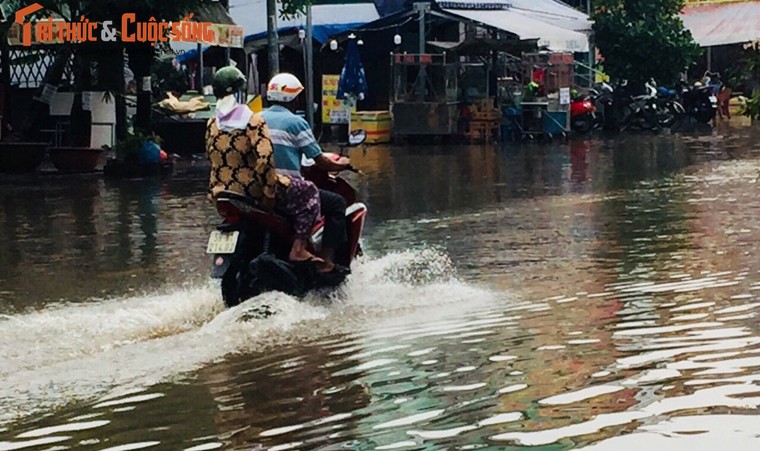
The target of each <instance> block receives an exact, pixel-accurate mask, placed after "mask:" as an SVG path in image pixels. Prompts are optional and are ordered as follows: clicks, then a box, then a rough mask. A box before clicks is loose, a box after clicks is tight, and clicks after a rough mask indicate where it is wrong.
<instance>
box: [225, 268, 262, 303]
mask: <svg viewBox="0 0 760 451" xmlns="http://www.w3.org/2000/svg"><path fill="white" fill-rule="evenodd" d="M259 294H261V293H260V292H257V291H256V290H253V289H252V288H251V281H250V274H249V273H248V271H247V269H246V268H240V267H238V266H232V267H230V268H229V269H228V270H227V272H226V273H224V276H222V300H223V301H224V305H225V306H227V308H230V307H235V306H236V305H240V304H241V303H243V302H245V301H247V300H248V299H251V298H253V297H256V296H258V295H259Z"/></svg>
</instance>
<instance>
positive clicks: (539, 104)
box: [514, 51, 574, 139]
mask: <svg viewBox="0 0 760 451" xmlns="http://www.w3.org/2000/svg"><path fill="white" fill-rule="evenodd" d="M522 59H523V83H525V86H524V87H523V92H522V95H521V100H520V102H519V105H517V104H516V105H514V106H515V108H516V109H517V111H518V112H519V113H518V114H519V120H520V122H521V124H520V126H521V129H522V138H526V137H527V138H530V139H537V138H542V137H548V138H552V137H555V136H563V137H566V136H567V133H568V132H569V131H570V88H571V86H572V84H573V77H574V72H573V65H574V63H573V54H572V53H554V52H545V51H544V52H537V53H525V54H523V57H522Z"/></svg>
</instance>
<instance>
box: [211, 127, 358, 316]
mask: <svg viewBox="0 0 760 451" xmlns="http://www.w3.org/2000/svg"><path fill="white" fill-rule="evenodd" d="M365 139H366V133H365V132H363V131H356V132H353V133H352V134H351V135H350V137H349V141H348V143H346V144H344V145H341V146H340V151H339V153H337V154H335V153H326V156H327V157H328V158H332V159H333V160H336V161H337V160H338V159H339V158H340V157H341V156H342V154H343V152H344V148H345V147H355V146H358V145H360V144H362V143H363V142H364V141H365ZM356 172H358V171H356ZM303 175H304V177H305V178H306V179H307V180H311V181H312V182H314V183H315V184H316V185H317V187H319V188H320V189H325V190H329V191H332V192H334V193H336V194H338V195H340V196H342V197H343V198H344V199H345V200H346V205H347V206H348V207H347V209H346V231H347V235H348V240H347V241H346V243H345V244H344V245H343V246H342V247H341V248H339V249H336V250H335V263H337V264H338V265H341V266H344V267H346V268H350V266H351V263H352V262H353V261H354V259H356V258H357V257H358V256H360V255H361V254H362V249H361V245H360V239H361V235H362V231H363V229H364V223H365V220H366V216H367V207H366V205H364V204H363V203H361V202H358V200H357V191H356V189H355V188H354V187H353V186H351V185H350V184H349V183H348V182H347V181H346V180H345V179H343V178H342V177H340V175H339V174H332V173H328V172H326V171H324V170H322V169H319V168H318V167H316V166H314V165H312V166H309V167H303ZM216 210H217V213H219V215H220V216H221V217H222V218H223V219H222V222H221V223H220V224H219V225H217V226H216V230H214V231H212V232H211V236H210V237H209V240H208V244H207V248H206V253H207V254H209V255H212V262H213V270H212V278H214V279H221V289H222V298H223V300H224V304H225V305H226V306H227V307H234V306H236V305H238V304H240V303H242V302H244V301H246V300H248V299H250V298H253V297H256V296H258V295H259V294H262V293H265V292H269V291H279V292H283V293H285V294H288V295H291V296H294V297H303V296H305V295H306V294H307V293H308V292H310V291H312V290H317V289H322V288H325V289H329V288H336V287H339V286H340V285H341V284H343V283H344V282H345V279H346V277H347V276H348V275H349V274H348V273H345V272H338V274H320V273H318V272H317V271H316V268H315V266H314V264H313V263H312V262H304V263H293V262H290V261H289V260H288V255H289V253H290V248H291V246H292V244H293V229H292V227H291V225H290V223H289V221H288V220H287V219H286V218H285V217H284V216H281V215H279V214H278V213H276V212H272V213H270V212H266V211H263V210H261V209H260V208H258V206H257V205H256V203H255V202H253V201H252V200H251V199H249V198H248V197H247V196H244V195H241V194H238V193H234V192H230V191H225V192H222V193H220V194H219V195H218V196H217V198H216ZM323 229H324V221H323V220H322V219H320V220H318V221H317V223H316V224H315V225H314V227H313V229H312V232H311V239H310V241H309V250H310V251H311V252H312V253H316V252H318V251H319V249H320V248H321V243H322V233H323ZM349 273H350V271H349Z"/></svg>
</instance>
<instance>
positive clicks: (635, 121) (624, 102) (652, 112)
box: [614, 81, 660, 130]
mask: <svg viewBox="0 0 760 451" xmlns="http://www.w3.org/2000/svg"><path fill="white" fill-rule="evenodd" d="M614 102H615V113H616V118H615V119H616V120H615V122H616V124H617V125H618V127H619V128H620V130H625V129H627V128H629V127H636V128H640V129H642V130H651V129H653V128H659V127H660V122H659V121H658V117H657V116H658V111H657V109H658V106H657V90H656V89H655V88H654V86H653V85H652V84H651V83H645V84H644V86H643V90H642V89H635V88H634V87H632V86H630V84H628V82H627V81H622V82H621V83H620V84H619V85H618V87H617V89H615V101H614Z"/></svg>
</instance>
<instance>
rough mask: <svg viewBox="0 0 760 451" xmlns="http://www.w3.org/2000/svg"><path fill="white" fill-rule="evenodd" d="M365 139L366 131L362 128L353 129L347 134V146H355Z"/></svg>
mask: <svg viewBox="0 0 760 451" xmlns="http://www.w3.org/2000/svg"><path fill="white" fill-rule="evenodd" d="M366 140H367V132H366V131H364V130H354V131H352V132H351V133H350V134H349V135H348V145H349V147H356V146H359V145H361V144H363V143H364V141H366Z"/></svg>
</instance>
